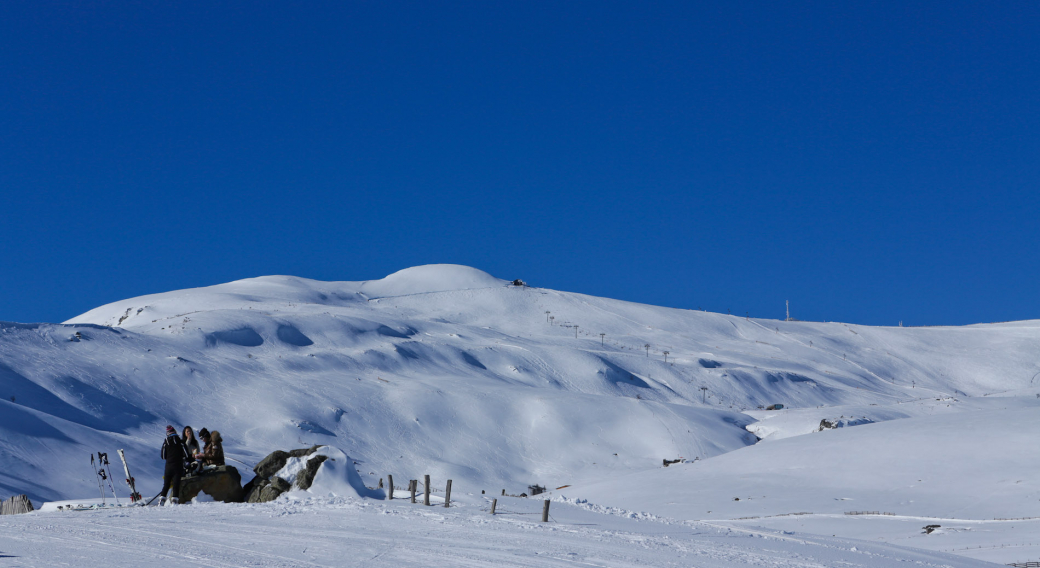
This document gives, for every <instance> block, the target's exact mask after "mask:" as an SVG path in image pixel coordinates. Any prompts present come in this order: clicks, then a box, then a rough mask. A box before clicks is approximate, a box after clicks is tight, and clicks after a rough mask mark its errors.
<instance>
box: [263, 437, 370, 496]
mask: <svg viewBox="0 0 1040 568" xmlns="http://www.w3.org/2000/svg"><path fill="white" fill-rule="evenodd" d="M253 471H254V472H255V473H256V477H255V478H254V479H253V480H252V481H250V482H249V484H247V485H246V501H247V502H249V503H265V502H267V501H273V500H274V499H277V498H278V496H279V495H281V494H282V493H285V492H288V491H304V492H309V493H312V494H315V495H320V496H356V497H369V498H373V499H383V498H384V494H383V491H382V490H379V489H369V488H367V487H365V484H364V482H363V481H362V480H361V476H360V475H358V472H357V469H355V468H354V460H353V459H351V458H350V457H349V456H348V455H347V454H345V453H343V452H342V451H341V450H339V449H337V448H333V447H331V446H314V447H311V448H305V449H298V450H291V451H288V452H285V451H281V450H277V451H274V452H272V453H271V454H269V455H268V456H267V457H265V458H264V459H263V460H261V461H260V463H258V464H257V465H256V467H254V468H253Z"/></svg>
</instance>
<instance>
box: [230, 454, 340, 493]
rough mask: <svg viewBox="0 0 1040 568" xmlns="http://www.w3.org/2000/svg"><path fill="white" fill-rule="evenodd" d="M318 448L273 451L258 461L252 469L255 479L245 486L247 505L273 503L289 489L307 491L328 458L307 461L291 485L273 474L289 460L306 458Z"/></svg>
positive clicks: (320, 457)
mask: <svg viewBox="0 0 1040 568" xmlns="http://www.w3.org/2000/svg"><path fill="white" fill-rule="evenodd" d="M320 447H321V446H313V447H310V448H304V449H299V450H291V451H288V452H284V451H282V450H275V451H273V452H271V453H270V454H269V455H268V456H267V457H265V458H264V459H262V460H260V463H258V464H256V467H254V468H253V472H254V473H256V477H254V478H253V480H252V481H250V482H249V483H248V484H246V487H245V494H246V501H247V502H248V503H266V502H268V501H274V500H275V499H277V498H278V496H279V495H281V494H282V493H285V492H286V491H289V490H290V489H294V488H295V489H309V488H310V486H311V483H313V482H314V476H315V475H317V473H318V469H319V468H320V467H321V464H322V463H323V462H324V461H325V460H326V459H328V456H323V455H317V456H314V457H312V458H310V459H308V460H307V462H306V465H305V467H304V468H303V469H302V470H300V471H299V473H297V474H296V479H295V481H294V482H293V483H292V484H290V483H289V482H288V481H286V480H285V479H282V478H281V477H278V476H277V475H275V474H276V473H278V472H279V471H281V470H282V468H284V467H285V464H286V463H288V462H289V459H290V458H306V457H307V456H310V455H312V454H314V452H316V451H318V448H320Z"/></svg>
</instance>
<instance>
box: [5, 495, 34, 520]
mask: <svg viewBox="0 0 1040 568" xmlns="http://www.w3.org/2000/svg"><path fill="white" fill-rule="evenodd" d="M33 511H34V509H33V504H32V501H30V500H29V497H28V496H26V495H15V496H14V497H11V498H10V499H8V500H7V501H4V502H3V503H0V515H21V514H22V513H31V512H33Z"/></svg>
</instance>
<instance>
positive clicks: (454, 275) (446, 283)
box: [361, 264, 508, 298]
mask: <svg viewBox="0 0 1040 568" xmlns="http://www.w3.org/2000/svg"><path fill="white" fill-rule="evenodd" d="M507 283H508V282H506V281H505V280H502V279H499V278H495V277H494V276H492V275H490V274H488V273H487V272H484V271H483V270H478V269H476V268H472V267H469V266H461V265H458V264H427V265H425V266H416V267H413V268H406V269H404V270H399V271H397V272H395V273H393V274H391V275H390V276H387V277H386V278H383V279H382V280H370V281H368V282H365V283H364V284H362V285H361V293H362V294H364V295H366V296H368V297H369V298H388V297H393V296H410V295H413V294H428V293H431V292H448V291H453V290H472V289H476V288H495V287H499V286H505V285H506V284H507Z"/></svg>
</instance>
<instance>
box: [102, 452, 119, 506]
mask: <svg viewBox="0 0 1040 568" xmlns="http://www.w3.org/2000/svg"><path fill="white" fill-rule="evenodd" d="M98 462H99V463H102V464H104V465H105V467H108V472H109V473H112V468H111V467H109V466H110V464H109V463H108V454H107V453H102V452H98ZM101 476H102V477H105V469H104V468H102V469H101ZM105 479H107V480H108V488H109V489H110V490H111V491H112V498H113V499H115V500H116V505H118V504H119V497H116V488H115V486H114V485H112V477H111V476H108V477H105Z"/></svg>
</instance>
